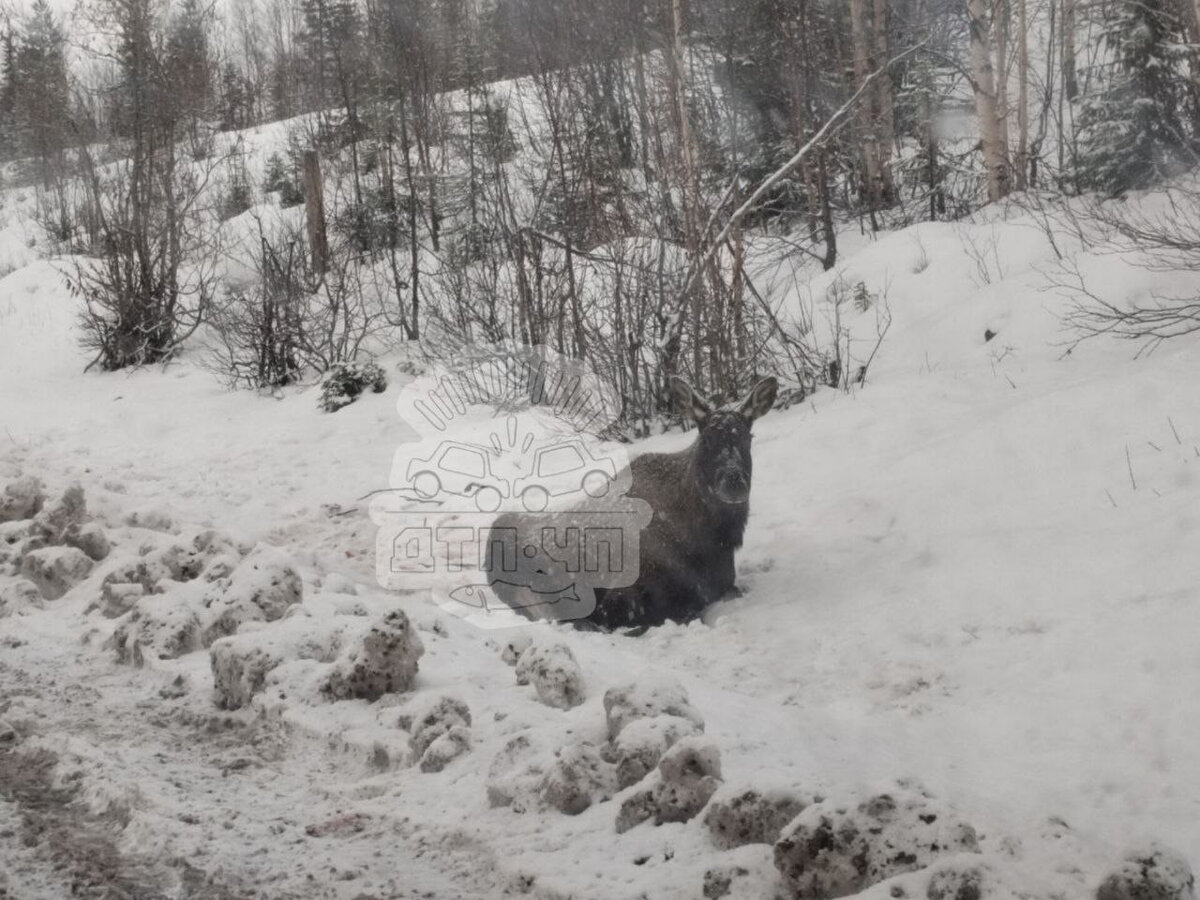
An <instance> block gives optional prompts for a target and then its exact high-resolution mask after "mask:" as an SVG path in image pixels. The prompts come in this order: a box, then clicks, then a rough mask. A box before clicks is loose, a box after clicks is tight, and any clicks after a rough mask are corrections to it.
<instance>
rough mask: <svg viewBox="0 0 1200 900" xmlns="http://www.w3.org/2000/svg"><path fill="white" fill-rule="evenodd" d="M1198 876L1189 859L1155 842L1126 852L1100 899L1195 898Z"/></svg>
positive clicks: (1101, 888)
mask: <svg viewBox="0 0 1200 900" xmlns="http://www.w3.org/2000/svg"><path fill="white" fill-rule="evenodd" d="M1195 897H1196V879H1195V877H1194V876H1193V874H1192V869H1191V866H1189V865H1188V862H1187V860H1186V859H1184V858H1183V857H1182V856H1180V855H1179V854H1178V853H1176V852H1175V851H1174V850H1171V849H1169V848H1168V847H1164V846H1163V845H1161V844H1158V843H1154V844H1151V845H1150V846H1148V847H1144V848H1140V849H1138V850H1135V851H1132V852H1130V853H1129V854H1127V855H1126V857H1125V859H1124V860H1122V862H1121V863H1120V865H1118V866H1117V868H1116V869H1115V870H1114V871H1113V872H1112V873H1110V874H1109V875H1108V876H1107V877H1106V878H1105V879H1104V881H1103V882H1102V883H1101V885H1100V888H1099V890H1097V891H1096V900H1195Z"/></svg>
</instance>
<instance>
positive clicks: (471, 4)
mask: <svg viewBox="0 0 1200 900" xmlns="http://www.w3.org/2000/svg"><path fill="white" fill-rule="evenodd" d="M1197 47H1200V5H1196V4H1190V3H1185V2H1182V0H1136V2H1135V0H1103V2H1091V0H966V2H959V0H850V2H842V0H661V2H658V3H654V2H649V0H600V2H591V0H497V2H490V0H484V2H479V0H366V2H359V0H266V2H263V3H257V4H237V5H230V6H228V7H221V6H213V5H206V4H205V3H203V2H202V0H178V2H172V3H166V2H163V0H88V3H87V4H85V5H83V6H80V7H78V8H76V9H74V10H72V11H71V12H70V13H67V14H60V13H57V12H56V11H55V10H54V9H53V8H52V7H51V6H50V5H49V4H48V2H47V0H35V2H34V3H33V5H32V6H30V7H28V8H27V9H19V10H18V9H12V10H10V11H9V12H8V13H7V14H6V15H5V16H4V17H3V18H0V64H2V65H0V122H2V123H3V127H2V128H0V160H7V161H8V163H7V164H6V165H5V166H4V167H3V169H2V170H0V171H2V172H3V177H4V179H5V181H6V182H7V186H9V187H11V186H14V185H18V184H23V185H28V187H29V189H30V190H31V191H32V192H34V193H35V194H36V208H37V218H38V221H39V223H40V224H41V226H42V228H43V230H44V232H45V241H46V242H47V244H48V245H49V246H50V247H51V248H52V249H53V252H55V253H57V254H60V255H62V256H63V258H65V259H68V260H70V262H69V264H68V266H67V270H68V272H67V280H68V282H69V284H70V286H71V289H72V291H73V292H74V293H75V294H76V295H77V296H78V297H79V298H81V300H82V301H83V305H84V309H85V312H84V314H83V315H84V320H83V329H84V338H83V340H84V342H85V344H86V346H87V347H88V349H89V352H90V353H91V354H92V356H93V365H95V366H98V367H99V368H101V369H105V370H117V369H122V368H126V367H130V366H140V365H146V364H151V363H156V362H161V361H164V360H168V359H171V358H172V357H173V356H175V355H176V354H177V353H178V352H179V351H180V348H181V347H182V346H183V344H184V342H185V341H186V340H187V339H188V338H189V337H191V336H192V335H193V334H196V333H197V332H198V331H201V332H203V333H205V334H208V335H210V336H211V340H210V345H211V346H212V348H213V352H212V356H213V365H214V367H215V368H216V369H217V370H218V372H219V374H220V375H221V376H222V377H223V378H224V379H225V380H226V381H227V382H228V383H230V384H232V385H237V386H243V387H250V388H256V389H275V388H279V387H282V386H285V385H288V384H291V383H295V382H297V381H302V380H304V379H306V378H311V377H314V376H319V375H321V374H322V373H325V372H328V371H329V370H330V369H331V368H333V367H336V366H339V365H343V364H348V363H352V362H354V361H355V360H356V359H359V358H360V357H366V356H370V355H371V354H372V353H374V352H377V351H378V350H379V349H380V348H381V347H389V346H394V345H395V344H396V343H398V342H414V345H416V344H419V345H420V346H422V347H423V348H425V349H424V351H423V352H426V353H432V354H434V355H439V356H445V355H448V354H449V353H451V352H452V350H451V348H461V347H464V346H467V345H471V344H485V345H493V344H496V343H497V342H505V341H514V342H517V343H520V344H525V345H543V344H544V345H547V346H550V347H552V348H553V349H554V350H555V351H557V352H561V353H565V354H568V355H571V356H573V357H576V358H580V359H584V360H586V361H588V362H589V363H590V364H591V365H592V366H594V367H595V368H596V369H597V370H598V371H600V372H602V373H603V374H604V375H605V376H607V377H608V378H609V379H610V380H611V381H612V382H613V383H614V384H616V385H617V386H618V388H619V391H620V394H621V397H622V405H623V410H622V417H621V419H622V422H623V423H624V424H625V425H626V426H630V427H633V428H634V430H637V423H638V422H642V423H643V424H644V423H645V422H646V421H647V419H648V418H649V417H651V416H653V415H655V414H657V413H658V412H659V411H661V409H663V407H664V403H665V400H666V395H665V392H664V385H665V384H666V380H667V379H668V378H669V377H670V376H671V375H673V374H681V375H686V376H687V377H688V378H690V379H691V380H692V381H693V383H695V384H696V385H698V386H700V387H701V388H702V389H703V390H706V391H709V392H710V393H711V394H712V395H714V396H715V397H717V398H727V397H731V396H733V395H734V394H736V393H737V392H738V390H739V389H740V388H744V387H745V386H746V385H748V384H749V383H751V382H752V381H753V379H755V378H756V377H759V376H761V375H763V374H777V375H780V376H782V377H784V378H785V379H786V380H787V382H788V383H789V384H790V385H791V386H792V388H791V390H792V391H793V396H803V395H804V394H805V393H807V392H810V391H811V390H812V389H814V388H815V387H816V386H818V385H830V386H835V387H841V388H845V387H847V386H849V385H850V384H851V383H855V382H861V381H863V380H864V379H865V377H866V374H867V369H868V367H869V363H870V360H871V358H872V356H873V349H874V348H875V347H877V346H878V342H879V341H882V340H883V336H884V335H885V334H886V331H887V327H888V324H889V321H890V314H889V311H888V308H887V298H886V292H885V291H883V290H881V289H880V288H879V287H878V286H875V287H868V286H867V285H865V284H862V283H844V284H842V283H839V284H838V285H837V286H836V289H835V290H834V291H833V292H832V294H831V296H828V297H825V298H821V299H822V304H821V308H822V311H821V312H818V311H817V310H816V306H815V305H814V303H813V302H812V300H811V298H810V299H809V302H808V304H807V307H805V304H804V303H803V302H802V303H801V312H800V314H798V315H793V314H785V312H784V310H783V299H784V298H785V297H786V296H788V295H789V293H790V294H792V295H794V294H795V293H796V292H797V291H798V290H799V284H800V280H801V274H802V273H803V272H805V271H807V270H812V269H814V268H818V269H822V268H823V269H826V270H828V269H831V268H835V267H836V266H837V265H838V262H839V258H840V256H839V252H840V244H839V242H840V241H844V240H845V236H846V234H847V233H848V232H852V233H854V234H857V235H859V236H867V237H868V238H869V237H871V236H873V235H876V234H879V233H881V232H885V231H889V230H894V229H897V228H902V227H905V226H907V225H911V224H913V223H915V222H920V221H939V220H940V221H954V220H960V219H964V218H966V217H969V216H971V215H972V214H974V213H975V212H976V211H978V210H979V209H981V208H983V207H984V206H986V205H988V204H995V203H1012V204H1016V205H1017V206H1019V207H1021V208H1024V209H1027V208H1030V207H1031V206H1032V207H1034V208H1037V209H1041V210H1043V211H1044V210H1046V209H1047V208H1049V207H1052V206H1053V205H1054V204H1055V203H1056V200H1055V198H1062V197H1069V196H1077V195H1080V194H1087V195H1089V196H1096V197H1099V198H1108V197H1119V196H1123V195H1125V194H1127V192H1130V191H1137V190H1140V189H1145V188H1148V187H1151V186H1153V185H1156V184H1160V183H1162V182H1164V181H1165V180H1167V179H1170V178H1172V177H1174V176H1177V175H1180V174H1181V173H1184V172H1187V171H1188V170H1190V169H1191V168H1192V167H1193V166H1194V165H1195V162H1196V160H1195V153H1196V148H1197V144H1198V142H1200V50H1198V49H1197ZM268 131H269V132H270V134H272V135H275V139H274V142H273V143H271V141H266V140H259V141H257V142H255V141H254V140H252V136H253V135H256V134H258V135H261V134H265V133H267V132H268ZM1044 218H1045V219H1046V221H1047V228H1048V229H1052V228H1053V227H1054V226H1052V224H1051V223H1050V221H1049V219H1050V218H1051V216H1050V215H1049V214H1044ZM1117 227H1118V228H1125V229H1126V230H1128V231H1130V232H1138V233H1137V234H1134V235H1133V236H1134V237H1145V236H1146V235H1145V234H1142V233H1141V232H1145V231H1146V230H1147V229H1146V228H1144V227H1143V228H1141V229H1140V231H1139V229H1138V228H1137V227H1135V226H1134V225H1131V224H1130V223H1128V222H1124V221H1123V222H1119V223H1117ZM1149 230H1150V231H1154V234H1153V235H1152V237H1153V238H1155V239H1158V238H1162V237H1163V235H1162V234H1160V233H1159V232H1160V231H1162V229H1161V228H1159V229H1158V230H1157V231H1156V230H1155V229H1154V228H1151V229H1149ZM1187 240H1188V241H1189V242H1190V243H1189V247H1194V245H1195V241H1194V240H1192V236H1188V238H1187ZM965 249H966V251H967V252H969V253H976V254H981V255H982V254H985V253H986V250H985V249H982V248H965ZM870 310H874V311H875V318H876V329H875V331H876V334H875V337H876V340H875V342H874V343H871V342H870V341H868V342H867V343H866V344H865V345H864V344H862V342H861V341H852V340H851V339H850V335H849V329H848V328H846V327H845V325H844V323H843V322H842V321H841V317H842V312H843V311H844V312H845V313H846V314H850V313H851V312H852V311H853V312H854V313H855V314H860V315H861V314H862V313H864V312H867V311H870ZM1192 311H1193V310H1188V314H1187V315H1185V316H1184V317H1183V322H1184V323H1185V324H1187V323H1190V322H1192V321H1194V318H1193V317H1192V315H1191V313H1192ZM824 319H828V320H829V321H824ZM1081 321H1082V323H1083V325H1084V327H1085V328H1086V327H1092V328H1099V329H1103V328H1104V327H1105V326H1106V325H1108V324H1112V323H1110V322H1108V321H1106V320H1105V319H1104V317H1103V315H1101V316H1100V319H1099V320H1097V319H1096V318H1095V317H1094V316H1093V317H1092V318H1090V319H1089V318H1087V317H1084V319H1083V320H1081ZM1134 330H1135V331H1137V329H1134ZM1138 333H1142V332H1140V331H1138ZM431 348H432V349H431Z"/></svg>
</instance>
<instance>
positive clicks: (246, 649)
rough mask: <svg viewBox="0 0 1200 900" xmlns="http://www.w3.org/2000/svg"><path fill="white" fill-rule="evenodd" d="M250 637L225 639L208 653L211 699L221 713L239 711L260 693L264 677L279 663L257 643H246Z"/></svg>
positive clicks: (278, 658)
mask: <svg viewBox="0 0 1200 900" xmlns="http://www.w3.org/2000/svg"><path fill="white" fill-rule="evenodd" d="M253 637H257V635H253V634H242V635H234V636H233V637H225V638H221V639H220V640H218V641H216V642H214V643H213V645H212V646H211V647H210V648H209V650H208V656H209V664H210V665H211V666H212V673H213V699H214V701H215V702H216V704H217V706H219V707H220V708H221V709H241V708H242V707H243V706H245V705H246V704H247V703H249V702H250V699H251V698H252V697H253V696H254V695H255V694H257V693H258V692H259V691H261V690H262V689H263V684H264V682H265V681H266V678H267V673H268V672H270V671H271V670H272V669H273V668H275V667H276V666H277V665H279V664H280V663H282V662H283V657H282V656H281V655H279V654H278V653H276V652H273V649H272V648H271V647H269V646H266V645H264V644H261V643H259V642H257V641H252V642H249V643H247V642H246V639H247V638H253Z"/></svg>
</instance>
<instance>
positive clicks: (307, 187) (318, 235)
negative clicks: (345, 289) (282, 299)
mask: <svg viewBox="0 0 1200 900" xmlns="http://www.w3.org/2000/svg"><path fill="white" fill-rule="evenodd" d="M303 179H304V213H305V216H306V217H307V219H308V247H309V252H310V253H311V254H312V267H313V271H314V272H316V273H317V277H321V276H323V275H324V274H325V272H326V271H327V270H328V267H329V240H328V238H327V237H326V234H325V195H324V190H323V188H322V185H321V161H320V159H319V158H318V157H317V151H316V150H306V151H305V152H304V170H303Z"/></svg>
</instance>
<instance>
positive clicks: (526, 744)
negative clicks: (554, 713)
mask: <svg viewBox="0 0 1200 900" xmlns="http://www.w3.org/2000/svg"><path fill="white" fill-rule="evenodd" d="M542 741H543V738H541V737H539V736H538V735H535V734H534V733H533V732H525V733H523V734H518V735H516V736H515V737H513V738H511V739H509V741H508V743H507V744H505V745H504V747H503V749H501V750H500V752H499V753H497V754H496V758H495V759H493V760H492V764H491V767H490V768H489V769H488V778H487V798H488V805H489V806H493V807H496V806H507V807H510V808H511V809H512V811H513V812H517V813H523V812H526V811H527V810H529V809H531V808H532V807H533V806H534V804H535V802H536V801H537V799H538V793H539V790H540V788H541V785H542V781H543V778H544V776H545V773H546V771H547V770H548V769H549V768H550V765H551V763H552V762H553V755H552V754H551V752H550V749H549V747H548V746H546V745H545V744H544V743H542Z"/></svg>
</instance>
